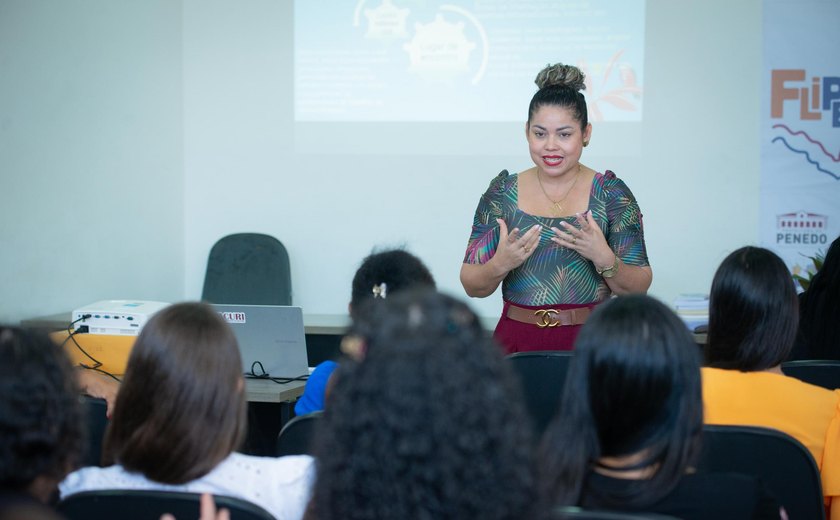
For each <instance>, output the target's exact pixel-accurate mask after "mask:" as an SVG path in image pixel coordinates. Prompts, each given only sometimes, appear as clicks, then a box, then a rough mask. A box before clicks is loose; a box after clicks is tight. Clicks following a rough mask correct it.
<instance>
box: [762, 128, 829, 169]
mask: <svg viewBox="0 0 840 520" xmlns="http://www.w3.org/2000/svg"><path fill="white" fill-rule="evenodd" d="M773 128H784V129H785V130H787V131H788V133H789V134H790V135H803V136H805V139H807V140H809V141H811V143H813V144H815V145H817V146H819V147H820V149H821V150H822V151H823V153H824V154H826V155H827V156H828V157H829V158H831V160H832V161H834V162H840V153H838V154H837V157H835V156H833V155H831V153H829V151H828V150H826V149H825V146H823V144H822V143H821V142H820V141H818V140H816V139H814V138H813V137H811V136H810V135H808V133H807V132H805V131H803V130H797V131H794V130H791V129H790V128H788V126H787V125H783V124H778V125H773Z"/></svg>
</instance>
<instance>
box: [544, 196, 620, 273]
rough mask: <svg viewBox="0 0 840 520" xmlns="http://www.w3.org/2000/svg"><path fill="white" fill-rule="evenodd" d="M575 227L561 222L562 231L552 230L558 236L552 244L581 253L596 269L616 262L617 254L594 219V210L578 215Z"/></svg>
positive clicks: (553, 239) (552, 238) (554, 237)
mask: <svg viewBox="0 0 840 520" xmlns="http://www.w3.org/2000/svg"><path fill="white" fill-rule="evenodd" d="M576 217H577V223H578V226H579V227H575V226H573V225H571V224H569V223H568V222H561V223H560V225H561V226H562V227H563V229H562V230H560V229H558V228H555V227H553V228H551V230H552V231H554V234H555V235H556V236H553V237H551V240H552V242H555V243H556V244H559V245H561V246H563V247H567V248H569V249H572V250H574V251H577V252H578V253H580V255H581V256H583V257H584V258H586V259H588V260H590V261H591V262H592V263H593V264H595V266H596V267H608V266H611V265H612V264H613V262H614V261H615V253H613V250H612V249H610V245H609V244H607V239H606V238H604V233H603V232H601V227H600V226H598V223H597V222H595V219H593V218H592V210H589V211H587V212H585V213H577V214H576Z"/></svg>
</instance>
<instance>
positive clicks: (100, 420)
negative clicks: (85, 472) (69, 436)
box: [82, 396, 108, 466]
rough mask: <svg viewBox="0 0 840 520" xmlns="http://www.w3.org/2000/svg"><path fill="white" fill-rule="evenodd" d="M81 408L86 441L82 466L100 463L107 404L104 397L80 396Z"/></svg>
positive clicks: (106, 423) (99, 464) (106, 420)
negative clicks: (84, 421)
mask: <svg viewBox="0 0 840 520" xmlns="http://www.w3.org/2000/svg"><path fill="white" fill-rule="evenodd" d="M82 408H83V409H84V415H85V418H86V423H87V429H86V431H85V435H87V443H86V444H85V454H84V456H83V457H82V465H83V466H101V465H102V442H103V440H104V438H105V430H106V429H107V428H108V415H107V412H108V406H107V404H106V403H105V399H97V398H95V397H89V396H82Z"/></svg>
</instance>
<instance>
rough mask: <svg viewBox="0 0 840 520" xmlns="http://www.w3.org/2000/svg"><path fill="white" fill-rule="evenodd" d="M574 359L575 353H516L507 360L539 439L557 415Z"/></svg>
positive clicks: (556, 351) (557, 351) (553, 351)
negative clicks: (519, 386)
mask: <svg viewBox="0 0 840 520" xmlns="http://www.w3.org/2000/svg"><path fill="white" fill-rule="evenodd" d="M573 356H574V352H572V351H565V350H562V351H561V350H550V351H540V352H517V353H515V354H511V355H509V356H507V360H508V361H509V362H510V364H511V366H513V369H514V372H516V373H517V374H518V375H519V381H520V382H521V384H522V395H523V396H524V397H525V407H526V409H527V410H528V414H529V415H530V416H531V420H532V424H533V426H534V433H535V434H536V435H537V436H538V437H539V436H540V435H542V433H543V432H544V431H545V429H546V427H547V426H548V423H549V422H551V419H552V417H554V414H555V413H556V412H557V407H558V405H559V404H560V396H561V395H562V394H563V385H564V384H565V382H566V373H567V372H568V370H569V363H570V362H571V360H572V357H573Z"/></svg>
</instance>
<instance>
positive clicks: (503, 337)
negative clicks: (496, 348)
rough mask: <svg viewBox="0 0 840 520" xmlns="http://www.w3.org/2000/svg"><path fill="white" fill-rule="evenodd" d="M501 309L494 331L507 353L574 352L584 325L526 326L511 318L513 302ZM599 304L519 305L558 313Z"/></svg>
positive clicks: (529, 308)
mask: <svg viewBox="0 0 840 520" xmlns="http://www.w3.org/2000/svg"><path fill="white" fill-rule="evenodd" d="M504 303H505V305H504V308H502V317H501V318H500V319H499V323H498V324H497V325H496V330H495V332H493V338H495V339H496V342H498V343H499V344H500V345H501V346H502V348H503V349H504V353H505V354H506V355H507V354H513V353H514V352H529V351H535V350H573V349H574V344H575V338H577V335H578V332H580V328H581V326H582V325H562V326H558V327H538V326H537V325H535V324H533V323H523V322H521V321H517V320H514V319H512V318H509V317H508V308H509V307H510V306H511V303H510V302H508V301H505V302H504ZM596 305H598V303H597V302H596V303H580V304H559V305H540V306H530V305H516V307H520V308H522V309H528V310H534V311H537V310H540V309H556V310H564V311H565V310H570V309H579V308H583V307H588V308H590V309H591V308H593V307H595V306H596Z"/></svg>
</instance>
